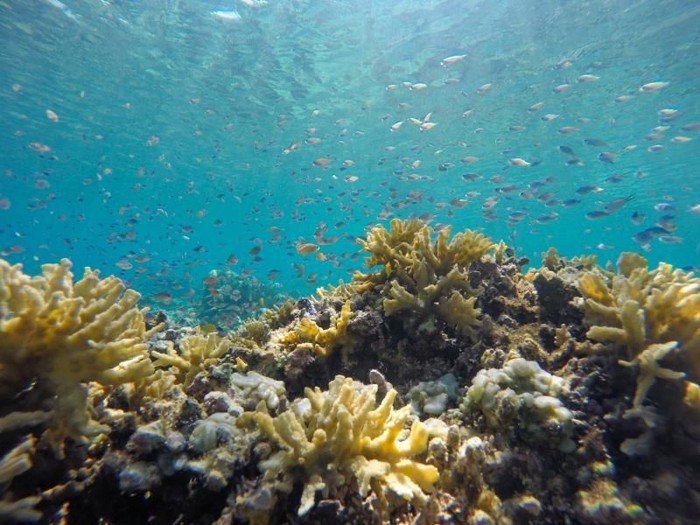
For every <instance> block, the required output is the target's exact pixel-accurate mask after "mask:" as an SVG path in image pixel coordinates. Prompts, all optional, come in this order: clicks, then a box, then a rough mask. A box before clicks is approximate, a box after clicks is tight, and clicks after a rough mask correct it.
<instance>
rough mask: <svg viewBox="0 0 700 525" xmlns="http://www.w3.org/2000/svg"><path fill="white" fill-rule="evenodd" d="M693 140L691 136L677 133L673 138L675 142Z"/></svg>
mask: <svg viewBox="0 0 700 525" xmlns="http://www.w3.org/2000/svg"><path fill="white" fill-rule="evenodd" d="M691 140H693V139H692V138H691V137H686V136H684V135H676V136H675V137H673V138H672V139H671V142H673V143H674V144H685V143H686V142H690V141H691Z"/></svg>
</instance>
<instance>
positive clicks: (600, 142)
mask: <svg viewBox="0 0 700 525" xmlns="http://www.w3.org/2000/svg"><path fill="white" fill-rule="evenodd" d="M583 142H584V143H585V144H588V145H589V146H595V147H596V148H604V147H606V146H607V145H608V143H607V142H605V141H604V140H601V139H583Z"/></svg>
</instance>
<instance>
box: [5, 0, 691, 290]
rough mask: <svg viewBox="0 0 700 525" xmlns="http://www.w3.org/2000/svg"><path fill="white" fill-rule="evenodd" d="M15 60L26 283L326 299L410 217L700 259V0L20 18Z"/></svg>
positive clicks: (133, 7) (53, 8) (14, 258)
mask: <svg viewBox="0 0 700 525" xmlns="http://www.w3.org/2000/svg"><path fill="white" fill-rule="evenodd" d="M0 44H1V45H0V126H1V127H0V152H2V156H1V157H0V159H1V168H2V174H1V175H0V208H1V209H0V250H1V251H2V256H3V257H5V258H7V259H8V260H10V261H11V262H21V263H23V264H24V265H25V269H26V271H28V272H35V271H37V270H38V267H39V265H40V264H42V263H45V262H55V261H56V260H58V259H60V258H62V257H69V258H71V259H72V260H73V261H74V263H75V265H76V267H77V268H82V267H83V266H90V267H93V268H100V269H101V271H102V273H103V275H107V274H111V273H114V274H116V275H119V276H120V277H122V278H123V279H125V280H126V281H128V282H129V283H130V284H131V285H132V286H133V287H135V288H136V289H138V290H140V291H142V292H144V293H145V294H146V295H147V296H148V295H149V294H155V293H159V292H167V293H168V294H171V295H172V297H174V299H175V300H179V301H186V300H187V299H188V298H189V297H192V295H193V294H194V293H195V292H196V293H198V292H199V290H200V289H201V288H202V279H203V278H204V277H205V276H206V275H207V274H208V272H210V271H211V270H219V271H221V270H223V269H231V270H233V271H235V272H238V273H243V275H250V276H254V277H257V278H258V279H260V280H262V281H267V280H268V279H272V280H274V281H276V282H279V283H281V284H282V285H283V287H284V288H285V289H286V290H288V291H289V292H290V293H295V294H296V293H298V294H301V293H310V292H313V291H314V290H315V289H316V287H317V286H322V285H325V284H335V283H337V281H338V280H339V279H346V280H347V279H348V278H349V275H350V273H351V272H352V271H353V270H355V269H358V268H360V267H361V264H362V257H361V255H360V254H359V246H358V245H357V243H356V242H355V239H356V237H358V236H363V235H364V233H365V231H366V228H367V227H370V226H373V225H375V224H376V223H377V222H382V221H384V222H385V221H388V220H389V219H391V218H393V217H400V218H406V217H410V216H417V217H422V218H424V219H426V220H430V221H431V224H432V225H433V226H434V227H439V226H440V225H442V224H452V225H453V227H454V229H455V230H457V229H463V228H471V229H479V230H482V231H483V232H484V233H486V234H488V235H490V236H492V238H493V239H495V240H499V239H504V240H505V241H506V242H507V243H509V244H510V245H512V246H514V247H515V248H516V250H517V252H518V253H519V254H521V255H523V256H527V257H529V258H531V259H532V260H533V262H536V263H539V261H540V258H541V254H542V253H543V252H544V251H546V250H547V248H548V247H550V246H556V247H557V249H558V250H559V253H560V254H562V255H566V256H574V255H579V254H588V253H595V254H598V255H599V260H600V261H605V260H615V259H616V258H617V255H618V254H619V252H621V251H629V250H634V251H641V252H642V253H644V254H645V256H646V257H648V258H649V259H650V261H651V262H652V263H656V262H658V261H662V260H663V261H667V262H670V263H672V264H674V265H676V266H680V267H686V266H698V265H700V253H699V244H700V233H699V232H700V228H699V227H698V225H699V224H698V223H699V222H700V209H698V208H695V209H694V208H693V207H695V206H698V205H700V176H699V175H698V165H699V162H700V148H699V147H698V145H699V144H700V124H699V123H700V81H699V79H698V74H697V71H698V70H700V4H698V2H695V1H685V2H683V1H660V0H653V1H652V0H649V1H635V2H631V1H630V2H625V1H604V0H598V1H581V2H566V1H561V2H559V1H557V2H555V1H547V0H545V1H541V0H537V1H535V0H518V1H509V2H506V1H504V2H493V1H456V0H455V1H432V0H421V1H420V2H418V1H391V2H389V1H383V2H380V1H374V2H371V1H368V0H362V1H331V0H328V1H273V0H270V1H269V2H261V1H255V0H245V1H244V0H241V1H238V2H234V1H229V2H224V1H220V2H213V1H211V2H210V1H165V0H152V1H147V2H128V1H112V2H109V1H104V0H103V1H98V0H82V1H77V0H72V1H66V2H65V3H62V2H59V1H58V0H33V1H12V0H4V1H0ZM448 57H450V58H448ZM445 59H447V60H445ZM652 83H653V84H652ZM567 85H568V87H567ZM560 86H564V87H560ZM642 86H646V87H645V88H642ZM620 97H621V98H620ZM411 119H414V120H413V121H412V120H411ZM586 186H589V187H591V188H594V190H593V191H589V192H586V188H585V187H586ZM591 188H588V190H590V189H591ZM577 190H579V191H578V192H577ZM626 197H630V199H629V200H624V198H626ZM572 199H573V200H572ZM577 201H580V202H577ZM591 212H593V213H591ZM324 225H325V226H324ZM303 243H313V244H316V245H320V247H319V249H318V251H316V252H313V253H308V254H304V253H299V252H300V251H301V252H304V251H312V250H313V249H315V247H310V248H308V250H306V249H304V248H303V247H302V245H303ZM256 252H257V253H256ZM156 297H157V296H156Z"/></svg>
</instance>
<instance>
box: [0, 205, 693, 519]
mask: <svg viewBox="0 0 700 525" xmlns="http://www.w3.org/2000/svg"><path fill="white" fill-rule="evenodd" d="M360 245H361V247H362V248H363V250H364V251H365V252H366V254H367V260H366V266H367V273H359V272H358V273H356V274H355V275H354V276H353V278H352V280H351V281H350V282H348V283H343V282H341V283H339V284H338V286H336V287H327V288H324V289H319V290H318V292H317V294H316V295H315V296H313V297H308V298H302V299H300V300H298V301H296V302H294V301H291V300H287V301H286V302H283V303H279V304H278V305H277V306H276V307H274V308H270V309H268V310H265V311H264V312H263V313H262V314H260V315H258V316H256V317H254V318H250V319H248V320H246V321H245V322H243V324H242V325H240V327H239V328H237V329H235V330H230V331H228V332H225V331H222V330H219V331H218V332H217V331H215V330H214V331H212V330H207V329H204V328H203V327H201V328H199V327H197V328H191V327H185V326H178V325H176V324H175V323H174V322H173V321H172V320H168V318H167V314H166V313H163V312H161V313H159V314H158V315H157V316H156V315H153V314H151V313H149V312H148V311H147V310H146V309H139V308H138V307H137V301H138V300H139V294H138V293H136V292H134V291H132V290H128V289H125V287H124V285H123V284H122V283H121V281H119V280H118V279H116V278H115V277H106V278H104V279H102V278H100V276H99V275H98V273H97V272H95V271H92V270H90V269H86V270H85V273H84V276H83V277H82V279H80V280H77V281H75V280H74V276H73V273H72V272H71V264H70V262H69V261H67V260H63V261H61V262H60V263H58V264H49V265H45V266H44V267H43V269H42V273H41V274H40V275H37V276H29V275H26V274H24V273H23V272H22V268H21V266H20V265H15V266H10V265H9V264H8V263H7V262H5V261H1V260H0V373H1V374H2V382H1V383H0V396H1V397H2V405H0V406H2V412H1V413H0V447H1V448H0V454H1V456H0V457H1V459H0V521H2V522H14V523H33V522H39V521H42V522H46V523H54V522H55V523H58V522H61V520H68V521H67V522H68V523H70V522H71V521H72V520H73V519H77V516H80V520H79V521H81V522H104V523H143V522H147V521H148V522H151V523H176V522H177V523H214V522H216V523H221V524H223V523H253V524H266V523H287V522H290V523H318V522H321V521H323V520H326V521H327V522H329V523H418V524H429V523H447V522H450V523H465V524H523V523H565V522H569V523H612V522H614V523H660V522H665V523H681V522H690V521H692V520H693V519H695V517H696V516H697V515H698V512H699V511H700V503H698V502H699V501H700V479H699V478H698V476H697V475H696V474H695V473H696V472H697V470H696V469H697V467H698V461H699V460H700V453H699V451H700V447H699V446H698V444H699V443H700V388H699V386H698V382H699V381H700V279H698V278H697V277H695V276H694V275H693V274H692V273H687V272H684V271H681V270H678V269H674V268H672V267H671V266H669V265H666V264H661V265H660V266H659V267H658V268H656V269H649V268H648V265H647V261H646V260H645V259H644V258H643V257H641V256H639V255H636V254H632V253H624V254H622V255H621V256H620V258H619V260H618V263H617V268H616V269H614V268H612V267H606V268H602V267H600V266H598V265H596V264H595V259H594V258H592V257H588V258H586V257H581V258H575V259H572V260H566V259H562V258H559V257H558V256H557V254H556V252H555V251H554V250H550V252H549V253H548V254H547V256H546V257H545V260H544V265H543V266H542V267H541V268H536V269H529V270H527V271H524V266H525V265H526V264H527V263H528V262H529V261H527V260H525V259H519V258H517V257H516V256H515V254H514V253H513V251H512V250H511V249H510V248H508V247H506V246H505V245H504V244H503V243H498V244H494V243H493V242H492V241H491V240H490V239H488V238H486V237H485V236H483V235H482V234H480V233H477V232H473V231H469V230H467V231H464V232H459V233H456V234H455V235H451V231H450V229H449V228H444V229H441V230H440V231H437V232H436V231H433V230H432V229H431V228H430V227H429V226H428V225H427V224H425V223H423V222H422V221H420V220H416V219H411V220H406V221H401V220H398V219H396V220H393V221H392V222H391V224H390V225H389V227H388V228H386V227H384V226H377V227H375V228H374V229H372V230H371V231H370V232H369V233H368V234H367V236H366V238H365V239H362V240H360ZM222 307H223V306H222ZM204 326H206V325H204Z"/></svg>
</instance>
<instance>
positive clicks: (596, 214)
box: [586, 210, 609, 220]
mask: <svg viewBox="0 0 700 525" xmlns="http://www.w3.org/2000/svg"><path fill="white" fill-rule="evenodd" d="M608 215H609V213H608V212H607V211H603V210H593V211H589V212H588V213H586V219H591V220H596V219H602V218H603V217H607V216H608Z"/></svg>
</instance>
